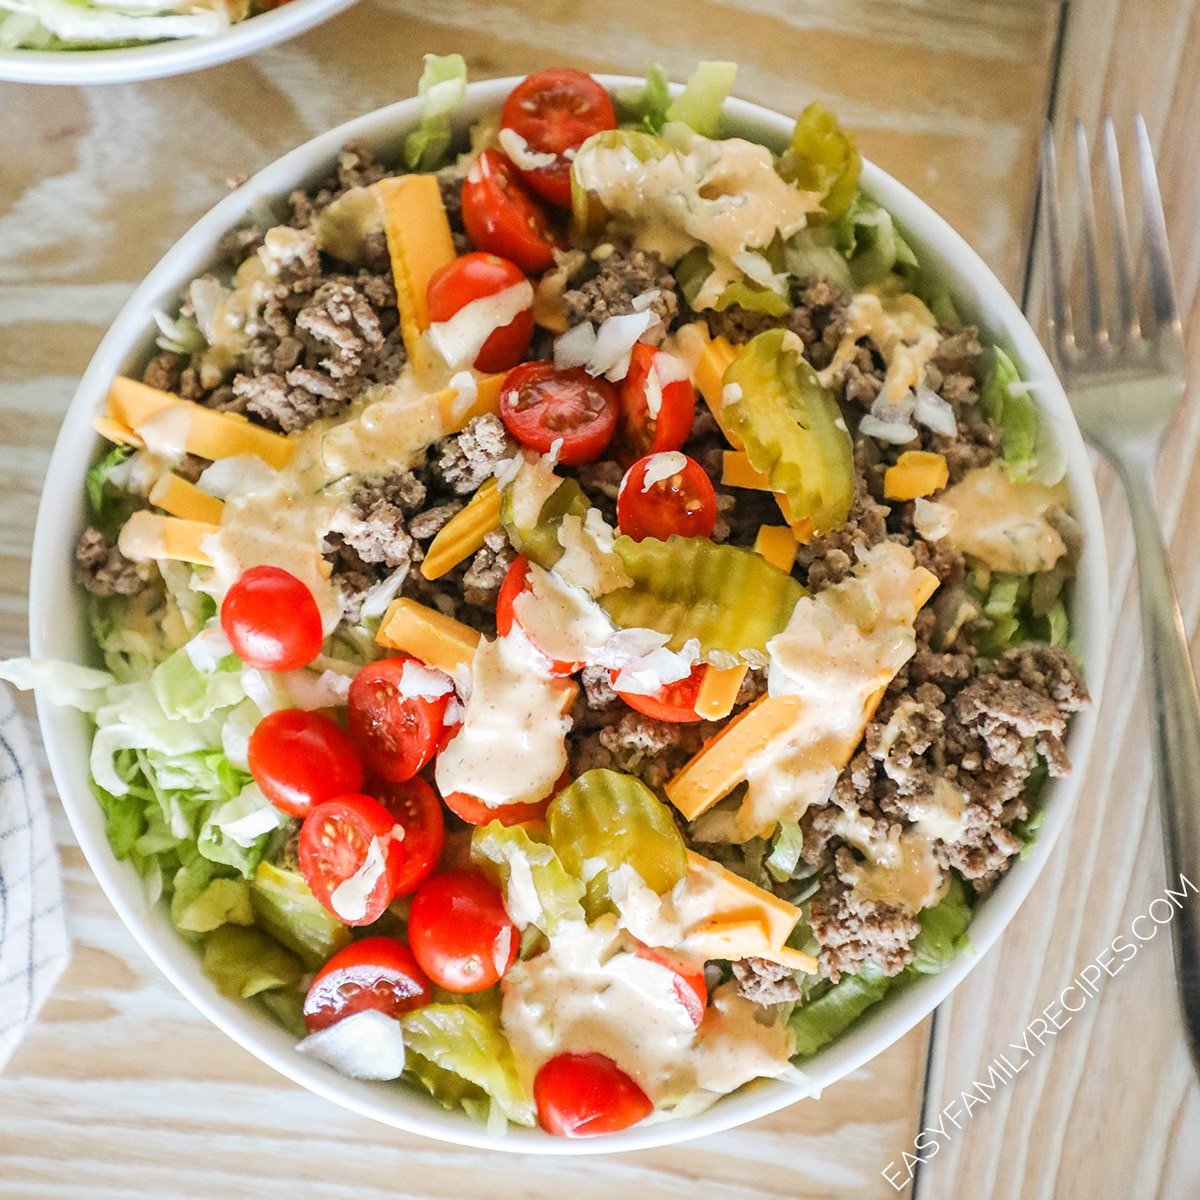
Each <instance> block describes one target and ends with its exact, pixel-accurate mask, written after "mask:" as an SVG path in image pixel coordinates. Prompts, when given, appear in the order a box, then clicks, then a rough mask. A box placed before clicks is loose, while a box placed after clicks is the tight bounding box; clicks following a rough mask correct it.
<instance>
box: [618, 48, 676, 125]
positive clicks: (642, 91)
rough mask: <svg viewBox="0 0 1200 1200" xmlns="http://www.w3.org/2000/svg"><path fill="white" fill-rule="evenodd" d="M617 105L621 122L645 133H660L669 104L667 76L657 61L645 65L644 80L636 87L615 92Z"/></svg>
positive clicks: (669, 95)
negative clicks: (640, 85)
mask: <svg viewBox="0 0 1200 1200" xmlns="http://www.w3.org/2000/svg"><path fill="white" fill-rule="evenodd" d="M617 106H618V109H619V111H620V114H621V120H622V122H623V124H625V125H627V126H632V127H633V128H635V129H641V130H644V131H645V132H646V133H662V127H663V126H664V125H665V124H666V121H667V109H668V108H670V106H671V93H670V91H669V89H668V87H667V77H666V76H665V75H664V74H663V71H662V67H660V66H659V65H658V64H657V63H648V64H647V66H646V82H645V84H644V85H643V86H642V87H640V88H638V87H634V88H626V89H624V90H622V91H621V92H619V93H618V94H617Z"/></svg>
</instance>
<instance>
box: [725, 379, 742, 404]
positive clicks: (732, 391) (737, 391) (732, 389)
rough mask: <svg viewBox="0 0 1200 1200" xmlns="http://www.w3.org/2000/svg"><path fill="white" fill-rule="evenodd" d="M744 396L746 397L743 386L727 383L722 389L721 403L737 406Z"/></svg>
mask: <svg viewBox="0 0 1200 1200" xmlns="http://www.w3.org/2000/svg"><path fill="white" fill-rule="evenodd" d="M743 395H744V393H743V391H742V385H741V384H740V383H727V384H726V385H725V386H724V387H723V388H722V389H721V403H722V404H737V402H738V401H739V400H741V398H742V396H743Z"/></svg>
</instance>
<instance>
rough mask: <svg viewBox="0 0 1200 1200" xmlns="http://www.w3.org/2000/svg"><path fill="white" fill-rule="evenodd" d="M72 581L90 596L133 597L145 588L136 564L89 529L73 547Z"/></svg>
mask: <svg viewBox="0 0 1200 1200" xmlns="http://www.w3.org/2000/svg"><path fill="white" fill-rule="evenodd" d="M75 578H76V579H77V580H78V581H79V583H80V584H82V585H83V587H85V588H86V589H87V590H88V591H89V592H91V593H92V595H93V596H133V595H135V594H136V593H138V592H140V591H141V590H142V588H144V587H145V586H146V576H145V575H144V574H143V573H142V570H141V569H140V568H139V567H138V564H137V563H135V562H130V560H129V559H127V558H126V557H125V555H123V554H122V553H121V551H120V550H118V549H117V547H116V545H115V544H114V543H112V542H110V541H109V540H108V538H106V537H105V536H104V534H103V533H101V532H100V530H99V529H96V528H95V527H94V526H91V525H89V526H88V527H87V528H86V529H85V530H84V531H83V533H82V534H80V536H79V543H78V545H77V546H76V547H75Z"/></svg>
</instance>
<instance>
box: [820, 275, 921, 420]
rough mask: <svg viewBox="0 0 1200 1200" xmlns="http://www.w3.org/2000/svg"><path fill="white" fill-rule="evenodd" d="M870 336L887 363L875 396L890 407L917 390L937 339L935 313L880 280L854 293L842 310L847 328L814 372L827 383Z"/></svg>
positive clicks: (914, 297) (915, 298)
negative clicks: (829, 356)
mask: <svg viewBox="0 0 1200 1200" xmlns="http://www.w3.org/2000/svg"><path fill="white" fill-rule="evenodd" d="M865 337H869V338H870V339H871V341H873V342H874V343H875V345H876V346H877V347H878V348H879V352H880V353H881V354H882V355H883V358H884V361H885V362H886V363H887V371H886V373H885V375H884V379H883V387H882V389H881V390H880V393H879V398H880V401H881V402H882V404H883V405H885V406H893V405H897V404H899V403H900V402H901V401H903V400H904V399H905V398H906V397H907V396H908V394H909V393H910V392H913V391H915V390H916V388H917V387H918V386H919V385H920V384H921V382H922V381H923V380H924V378H925V368H926V367H927V366H928V365H929V361H930V359H932V358H933V355H934V353H935V352H936V350H937V348H938V343H939V341H940V340H941V337H940V335H939V334H938V330H937V320H936V318H935V317H934V315H933V313H931V312H930V311H929V309H928V308H927V307H926V306H925V305H924V304H923V303H922V302H921V301H920V300H919V299H918V298H917V297H916V296H913V295H910V294H908V293H905V292H897V291H894V290H892V289H890V288H889V287H888V286H887V285H886V284H878V285H876V286H874V287H869V288H867V289H865V290H864V291H861V292H857V293H856V294H855V295H854V296H853V297H852V298H851V300H850V303H849V305H848V306H847V308H846V331H845V333H843V334H842V340H841V342H840V343H839V344H838V348H837V350H836V351H835V352H834V355H833V358H832V359H831V360H830V363H829V366H827V367H826V368H825V369H824V370H822V371H818V372H817V374H818V376H819V378H820V380H821V382H822V383H823V384H824V385H825V386H826V387H829V386H830V385H831V384H832V383H833V381H834V380H835V379H836V378H837V375H838V372H839V371H841V369H842V368H843V367H844V366H845V365H846V364H847V363H849V362H852V361H853V360H854V357H855V355H856V354H857V353H858V341H859V339H860V338H865Z"/></svg>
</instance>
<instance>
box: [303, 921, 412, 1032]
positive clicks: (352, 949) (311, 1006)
mask: <svg viewBox="0 0 1200 1200" xmlns="http://www.w3.org/2000/svg"><path fill="white" fill-rule="evenodd" d="M432 996H433V987H432V985H431V984H430V982H429V979H428V977H427V976H426V974H425V972H424V971H422V970H421V968H420V967H418V966H417V960H416V959H415V958H413V955H412V951H411V950H410V949H409V948H408V947H407V946H406V945H405V944H404V943H403V942H398V941H396V939H395V938H390V937H368V938H363V939H362V941H360V942H352V943H351V944H350V945H349V946H347V947H346V948H345V949H344V950H339V951H338V952H337V953H336V954H335V955H334V956H333V957H332V958H331V959H330V960H329V961H328V962H327V963H326V964H325V965H324V966H323V967H322V968H321V969H320V970H319V971H318V972H317V976H316V978H315V979H314V980H313V981H312V986H311V987H310V988H309V989H308V995H307V996H305V998H304V1024H305V1025H307V1026H308V1031H309V1033H316V1032H317V1031H318V1030H321V1029H328V1028H329V1026H330V1025H332V1024H334V1023H335V1022H337V1021H340V1020H341V1019H342V1018H343V1017H348V1016H350V1015H351V1014H352V1013H360V1012H367V1011H369V1010H373V1011H375V1012H381V1013H384V1014H385V1015H387V1016H389V1017H399V1016H402V1015H403V1014H404V1013H406V1012H412V1010H413V1009H414V1008H421V1007H422V1006H423V1005H426V1004H428V1003H429V1001H430V999H431V998H432Z"/></svg>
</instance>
